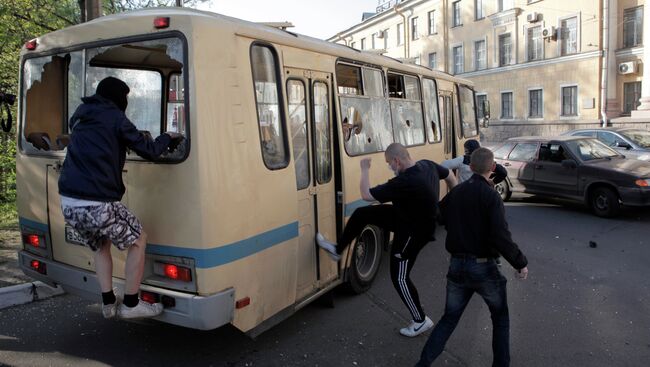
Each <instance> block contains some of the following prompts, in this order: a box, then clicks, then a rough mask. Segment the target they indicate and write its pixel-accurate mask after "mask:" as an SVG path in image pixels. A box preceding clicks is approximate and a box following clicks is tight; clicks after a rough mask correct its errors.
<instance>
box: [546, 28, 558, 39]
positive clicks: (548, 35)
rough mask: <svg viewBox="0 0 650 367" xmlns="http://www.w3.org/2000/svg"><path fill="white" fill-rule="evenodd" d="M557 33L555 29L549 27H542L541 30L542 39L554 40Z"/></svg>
mask: <svg viewBox="0 0 650 367" xmlns="http://www.w3.org/2000/svg"><path fill="white" fill-rule="evenodd" d="M556 33H557V31H556V30H555V27H553V26H550V27H544V29H542V37H544V38H555V36H556Z"/></svg>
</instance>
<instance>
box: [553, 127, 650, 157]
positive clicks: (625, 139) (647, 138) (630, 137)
mask: <svg viewBox="0 0 650 367" xmlns="http://www.w3.org/2000/svg"><path fill="white" fill-rule="evenodd" d="M562 135H571V136H590V137H593V138H596V139H598V140H600V141H601V142H603V143H605V144H606V145H607V146H609V147H611V148H613V149H616V150H617V151H618V152H619V153H620V154H622V155H624V156H625V157H626V158H633V159H638V160H642V161H650V131H647V130H643V129H639V128H634V127H627V128H602V129H579V130H571V131H569V132H566V133H564V134H562Z"/></svg>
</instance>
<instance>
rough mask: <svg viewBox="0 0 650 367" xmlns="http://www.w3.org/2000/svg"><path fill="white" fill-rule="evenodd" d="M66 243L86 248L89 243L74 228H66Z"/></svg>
mask: <svg viewBox="0 0 650 367" xmlns="http://www.w3.org/2000/svg"><path fill="white" fill-rule="evenodd" d="M65 241H66V242H68V243H72V244H74V245H80V246H86V245H87V243H86V241H85V240H84V238H83V237H81V235H80V234H79V232H77V231H75V229H74V228H72V227H69V226H65Z"/></svg>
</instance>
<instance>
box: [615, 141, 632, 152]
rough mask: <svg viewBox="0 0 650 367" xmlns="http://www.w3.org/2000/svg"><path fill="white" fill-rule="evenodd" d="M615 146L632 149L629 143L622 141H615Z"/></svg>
mask: <svg viewBox="0 0 650 367" xmlns="http://www.w3.org/2000/svg"><path fill="white" fill-rule="evenodd" d="M616 146H617V147H619V148H625V149H627V150H630V149H632V146H631V145H630V144H628V143H626V142H624V141H617V142H616Z"/></svg>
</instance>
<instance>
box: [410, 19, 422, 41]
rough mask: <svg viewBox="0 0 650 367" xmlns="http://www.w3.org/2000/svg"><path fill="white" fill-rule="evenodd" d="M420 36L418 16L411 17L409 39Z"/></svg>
mask: <svg viewBox="0 0 650 367" xmlns="http://www.w3.org/2000/svg"><path fill="white" fill-rule="evenodd" d="M418 38H420V35H419V34H418V17H415V18H411V39H412V40H416V39H418Z"/></svg>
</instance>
